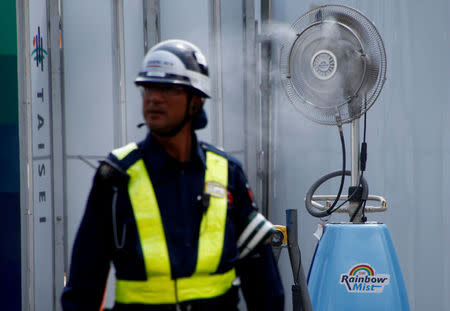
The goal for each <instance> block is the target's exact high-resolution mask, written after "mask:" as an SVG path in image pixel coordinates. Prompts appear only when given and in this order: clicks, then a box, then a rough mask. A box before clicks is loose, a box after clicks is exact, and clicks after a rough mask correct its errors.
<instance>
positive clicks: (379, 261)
mask: <svg viewBox="0 0 450 311" xmlns="http://www.w3.org/2000/svg"><path fill="white" fill-rule="evenodd" d="M291 28H292V29H293V30H294V31H295V33H296V34H297V35H296V36H293V37H292V38H290V39H288V41H286V42H285V43H284V44H283V45H282V48H281V52H280V75H281V82H282V85H283V87H284V90H285V91H286V94H287V97H288V99H289V101H290V102H291V103H292V104H293V105H294V107H295V108H296V109H297V110H298V111H300V112H301V113H302V114H303V115H304V116H305V117H307V118H308V119H310V120H312V121H314V122H317V123H320V124H324V125H337V126H338V128H339V133H340V138H341V144H342V154H343V164H342V170H339V171H336V172H332V173H330V174H327V175H325V176H323V177H322V178H320V179H319V180H318V181H316V182H315V183H314V184H313V185H312V186H311V188H310V189H309V191H308V192H307V194H306V199H305V205H306V208H307V210H308V212H309V213H310V214H311V215H313V216H315V217H325V216H328V215H330V214H332V213H333V212H336V211H339V212H348V213H349V216H350V222H348V223H327V224H326V225H325V226H324V227H323V233H322V235H321V236H320V240H319V243H318V245H317V248H316V251H315V254H314V258H313V260H312V263H311V267H310V271H309V277H308V285H307V287H308V290H306V292H309V296H310V301H311V304H312V309H313V310H314V311H321V310H324V311H325V310H327V311H332V310H350V311H352V310H361V309H364V310H377V311H379V310H402V311H407V310H409V304H408V297H407V294H406V289H405V285H404V282H403V276H402V273H401V269H400V266H399V263H398V259H397V256H396V253H395V249H394V247H393V243H392V240H391V238H390V235H389V231H388V229H387V227H386V225H384V224H379V223H375V222H367V219H366V217H365V215H364V212H365V211H367V212H370V211H372V212H376V211H383V210H385V209H386V201H385V200H384V198H382V197H380V196H371V195H369V194H368V186H367V182H366V180H365V179H364V177H363V172H364V170H365V158H366V147H365V123H366V122H364V139H363V143H362V147H361V153H360V152H359V118H360V117H361V116H364V121H365V120H366V112H367V110H368V109H369V108H370V107H371V106H372V105H373V104H374V102H375V101H376V99H377V98H378V96H379V94H380V92H381V89H382V87H383V85H384V82H385V80H386V78H385V77H386V54H385V49H384V45H383V41H382V39H381V36H380V34H379V33H378V31H377V29H376V28H375V26H374V24H373V23H372V22H371V21H370V20H369V19H367V18H366V17H365V16H364V15H363V14H362V13H360V12H359V11H357V10H355V9H352V8H349V7H346V6H342V5H325V6H320V7H317V8H315V9H313V10H311V11H309V12H308V13H306V14H304V15H303V16H301V17H300V18H299V19H298V20H297V21H296V22H295V23H294V24H293V25H292V27H291ZM346 123H351V141H352V144H351V155H352V161H351V163H352V167H351V171H347V170H346V169H345V163H346V160H345V153H346V151H345V142H344V137H343V130H342V126H343V124H346ZM348 175H350V176H351V179H352V186H351V187H349V190H348V195H341V192H342V187H343V184H344V178H345V176H348ZM339 176H340V177H341V184H340V188H339V191H338V193H337V195H320V196H319V195H314V192H315V190H316V189H317V188H318V187H319V186H320V185H321V184H322V183H324V182H325V181H327V180H329V179H331V178H334V177H339ZM331 200H334V202H333V203H332V204H331ZM368 200H374V201H378V202H380V205H379V206H373V207H369V206H366V201H368ZM318 201H326V202H327V203H326V204H324V205H322V204H320V203H318ZM340 201H344V202H341V203H340V204H339V205H338V203H339V202H340ZM347 202H349V204H348V206H344V204H345V203H347ZM291 264H292V263H291ZM300 285H302V284H300ZM304 287H306V285H305V286H304ZM303 291H305V290H303ZM305 301H307V300H305ZM297 309H298V310H300V309H301V308H297V307H294V310H295V311H297ZM303 310H310V308H306V309H305V308H304V306H303Z"/></svg>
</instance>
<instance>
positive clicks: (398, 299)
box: [308, 223, 409, 311]
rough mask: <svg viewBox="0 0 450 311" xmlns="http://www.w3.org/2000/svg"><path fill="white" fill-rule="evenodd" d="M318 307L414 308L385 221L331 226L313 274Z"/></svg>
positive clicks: (310, 281)
mask: <svg viewBox="0 0 450 311" xmlns="http://www.w3.org/2000/svg"><path fill="white" fill-rule="evenodd" d="M308 288H309V293H310V296H311V302H312V306H313V309H314V311H322V310H323V311H332V310H339V311H342V310H345V311H352V310H365V311H370V310H374V311H375V310H376V311H381V310H386V311H388V310H389V311H392V310H396V311H409V303H408V295H407V293H406V289H405V284H404V282H403V276H402V272H401V269H400V265H399V263H398V259H397V255H396V252H395V249H394V246H393V243H392V240H391V236H390V234H389V231H388V229H387V226H386V225H384V224H351V223H349V224H327V225H325V228H324V233H323V236H322V238H321V239H320V241H319V243H318V245H317V249H316V253H315V255H314V258H313V261H312V264H311V269H310V272H309V276H308Z"/></svg>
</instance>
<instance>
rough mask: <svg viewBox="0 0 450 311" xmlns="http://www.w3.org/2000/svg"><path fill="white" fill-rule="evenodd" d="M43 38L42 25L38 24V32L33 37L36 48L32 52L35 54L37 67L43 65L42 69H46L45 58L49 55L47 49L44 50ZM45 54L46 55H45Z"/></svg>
mask: <svg viewBox="0 0 450 311" xmlns="http://www.w3.org/2000/svg"><path fill="white" fill-rule="evenodd" d="M43 41H44V40H43V39H42V37H41V27H39V26H38V33H37V35H36V36H34V37H33V46H34V50H33V51H32V52H31V56H33V55H34V58H33V60H34V61H35V62H36V67H38V68H39V66H40V67H41V71H44V59H45V55H47V51H46V50H44V48H43V46H44V43H43ZM44 54H45V55H44Z"/></svg>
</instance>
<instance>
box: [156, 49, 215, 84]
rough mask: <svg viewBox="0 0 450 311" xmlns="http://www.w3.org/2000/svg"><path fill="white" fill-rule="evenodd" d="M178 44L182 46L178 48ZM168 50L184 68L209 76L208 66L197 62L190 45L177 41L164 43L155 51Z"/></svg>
mask: <svg viewBox="0 0 450 311" xmlns="http://www.w3.org/2000/svg"><path fill="white" fill-rule="evenodd" d="M180 45H181V46H182V47H183V48H180ZM159 50H161V51H168V52H170V53H172V54H174V55H176V56H177V57H178V58H179V59H180V60H181V61H182V62H183V64H184V66H186V69H189V70H192V71H196V72H199V73H201V74H204V75H205V76H209V72H208V67H206V66H203V65H201V64H199V63H198V60H197V58H196V56H195V50H193V49H192V48H191V47H190V46H188V45H186V44H183V43H180V42H179V41H178V42H173V43H166V44H164V45H162V46H161V47H159V48H156V49H155V51H159Z"/></svg>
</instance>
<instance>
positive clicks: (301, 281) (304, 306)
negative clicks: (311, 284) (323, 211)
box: [286, 209, 312, 311]
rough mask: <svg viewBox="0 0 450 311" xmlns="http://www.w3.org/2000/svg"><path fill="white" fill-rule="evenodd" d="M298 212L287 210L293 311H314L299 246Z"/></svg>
mask: <svg viewBox="0 0 450 311" xmlns="http://www.w3.org/2000/svg"><path fill="white" fill-rule="evenodd" d="M297 223H298V222H297V210H296V209H288V210H286V229H287V238H288V251H289V259H290V261H291V268H292V274H293V276H294V285H292V306H293V309H292V310H293V311H312V305H311V299H310V297H309V292H308V284H307V281H306V277H305V273H304V271H303V266H302V260H301V253H300V248H299V246H298V229H297Z"/></svg>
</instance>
